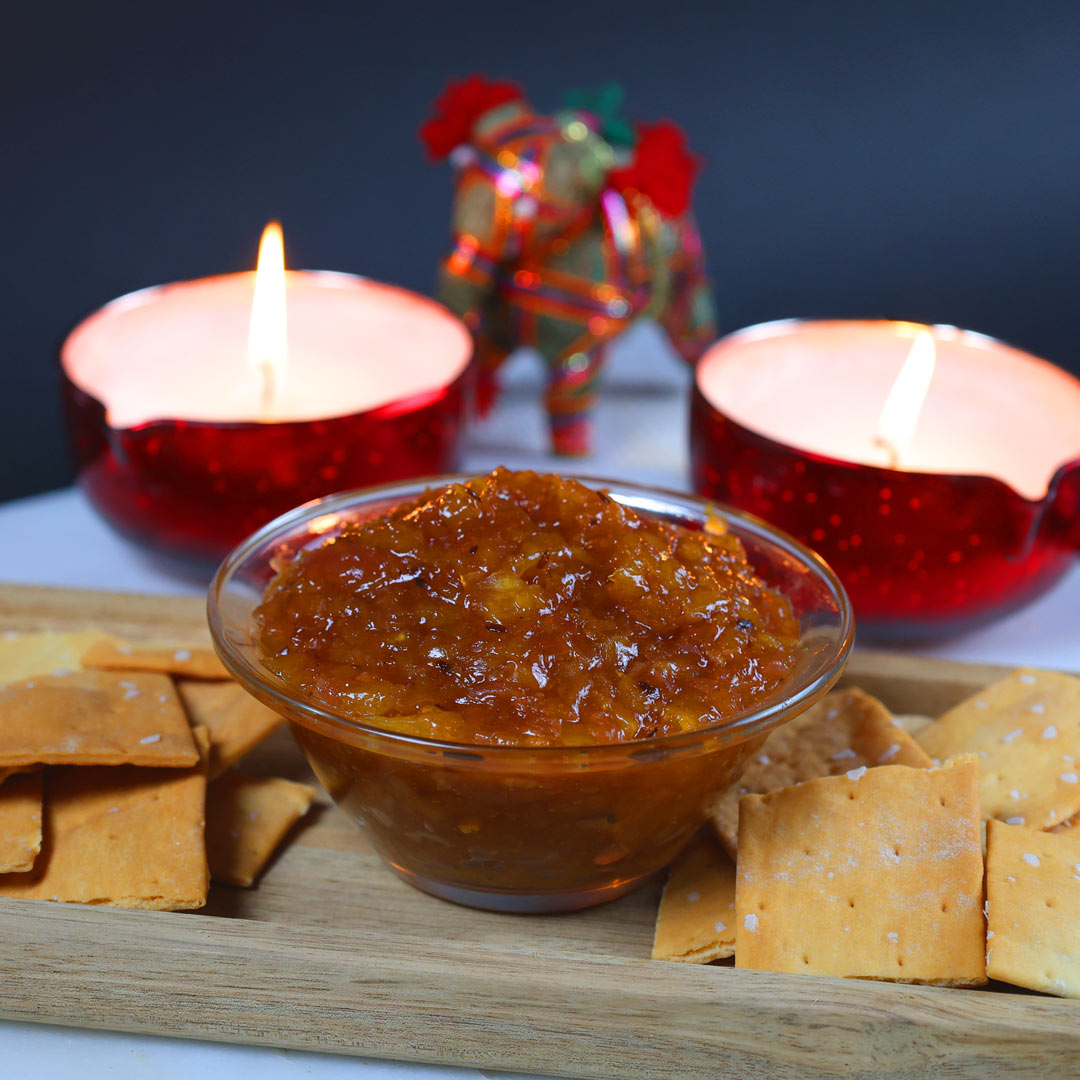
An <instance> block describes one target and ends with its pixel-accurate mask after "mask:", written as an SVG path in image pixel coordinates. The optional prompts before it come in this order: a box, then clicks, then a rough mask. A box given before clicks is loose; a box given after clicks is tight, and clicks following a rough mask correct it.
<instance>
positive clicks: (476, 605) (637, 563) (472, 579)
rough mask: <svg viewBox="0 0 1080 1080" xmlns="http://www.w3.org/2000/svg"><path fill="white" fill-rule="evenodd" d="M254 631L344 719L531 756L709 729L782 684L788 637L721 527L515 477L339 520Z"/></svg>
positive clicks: (289, 571)
mask: <svg viewBox="0 0 1080 1080" xmlns="http://www.w3.org/2000/svg"><path fill="white" fill-rule="evenodd" d="M256 619H257V623H258V628H259V634H260V647H261V650H262V654H263V658H264V662H265V663H266V664H267V666H268V667H270V668H271V669H272V670H274V671H275V672H277V674H279V675H280V676H281V677H282V678H283V679H284V680H285V681H286V682H287V683H289V684H290V685H291V686H293V687H294V688H296V689H298V690H299V691H301V692H302V693H303V694H305V695H307V696H308V697H310V698H313V699H315V700H317V701H318V702H320V703H322V704H324V705H325V706H327V707H329V708H330V709H331V710H333V711H335V712H337V713H339V714H341V715H344V716H347V717H351V718H354V719H356V720H359V721H363V722H365V723H367V724H370V725H373V726H376V727H382V728H387V729H390V730H393V731H396V732H402V733H406V734H410V735H417V736H422V737H425V738H431V739H438V740H441V741H446V742H454V743H466V744H473V745H475V744H484V745H501V746H534V747H536V746H583V745H588V744H597V743H616V742H626V741H630V740H635V739H648V738H652V737H654V736H660V735H668V734H673V733H678V732H683V731H691V730H694V729H697V728H703V727H708V726H710V725H713V724H717V723H720V722H722V721H723V720H725V719H726V718H728V717H730V716H732V715H733V714H736V713H738V712H740V711H742V710H744V709H746V708H748V707H752V706H753V703H754V701H755V699H758V698H760V697H761V696H762V695H763V694H765V693H767V692H768V691H770V690H772V689H773V688H775V687H776V686H777V685H778V684H779V683H780V682H781V681H782V680H783V679H784V677H785V676H786V675H787V674H788V673H789V672H790V671H791V669H792V666H793V663H794V651H795V642H796V638H797V635H798V627H797V623H796V621H795V619H794V617H793V615H792V610H791V605H790V604H789V602H788V601H787V599H786V598H785V597H784V596H782V595H781V594H779V593H778V592H776V591H774V590H772V589H770V588H768V587H767V586H766V585H764V584H763V582H762V581H761V580H760V579H758V578H757V577H756V576H755V574H754V573H753V572H752V570H751V569H750V567H749V566H748V564H747V561H746V555H745V552H744V551H743V548H742V545H741V543H740V542H739V540H738V539H737V538H736V537H735V536H733V535H732V534H730V533H728V532H724V531H719V533H718V535H713V534H712V533H711V532H709V533H706V532H698V531H691V530H689V529H686V528H683V527H680V526H673V525H670V524H667V523H664V522H662V521H659V520H657V519H653V518H649V517H646V516H643V515H641V514H639V513H637V512H636V511H634V510H633V509H630V508H628V507H626V506H622V505H620V504H619V503H617V502H615V501H614V500H613V499H611V498H610V497H608V496H607V495H605V494H603V493H602V492H597V491H594V490H592V489H590V488H587V487H585V486H584V485H582V484H579V483H577V482H576V481H573V480H566V479H562V478H560V477H557V476H540V475H537V474H535V473H532V472H510V471H508V470H506V469H497V470H496V471H495V472H493V473H492V474H491V475H489V476H484V477H479V478H477V479H474V480H470V481H469V482H468V483H456V484H451V485H449V486H447V487H445V488H442V489H439V490H432V491H427V492H425V493H424V494H423V495H422V496H420V497H419V498H418V499H415V500H414V501H412V502H410V503H408V504H406V505H403V506H400V507H398V508H396V509H395V510H393V511H391V512H390V513H388V514H385V515H383V516H381V517H377V518H373V519H371V520H368V521H362V522H357V523H353V524H349V525H346V526H345V528H344V529H343V530H342V532H341V533H340V534H339V535H337V536H334V537H333V538H331V539H328V540H327V541H326V542H324V543H323V544H322V545H321V546H319V547H317V548H313V549H310V550H307V551H304V552H302V553H300V554H299V555H298V556H297V557H296V558H295V559H293V560H292V561H291V562H290V563H289V564H288V565H286V566H284V567H283V568H282V569H281V572H280V573H279V575H278V577H277V578H275V580H274V581H273V582H272V583H271V584H270V586H269V588H268V589H267V591H266V595H265V597H264V598H263V602H262V605H261V606H260V607H259V608H258V609H257V611H256Z"/></svg>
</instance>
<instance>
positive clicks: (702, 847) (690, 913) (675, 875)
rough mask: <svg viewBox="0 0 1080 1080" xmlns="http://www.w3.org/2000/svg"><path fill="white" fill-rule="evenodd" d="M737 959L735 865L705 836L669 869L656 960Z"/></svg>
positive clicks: (702, 961)
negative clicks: (730, 957)
mask: <svg viewBox="0 0 1080 1080" xmlns="http://www.w3.org/2000/svg"><path fill="white" fill-rule="evenodd" d="M734 955H735V865H734V863H732V861H731V859H729V858H728V856H727V853H726V852H725V851H724V849H723V848H722V847H720V845H719V844H718V843H717V842H716V841H715V840H714V839H713V838H712V837H711V836H709V835H707V834H704V835H699V836H697V837H696V838H695V839H694V840H693V841H691V843H690V846H689V847H687V849H686V850H685V851H684V852H683V853H682V854H681V855H680V856H679V857H678V859H676V860H675V862H674V863H673V864H672V867H671V872H670V873H669V875H668V879H667V884H666V885H665V886H664V894H663V896H661V898H660V910H659V911H658V912H657V916H656V935H655V937H654V939H653V950H652V958H653V959H654V960H680V961H682V962H683V963H687V964H707V963H709V962H710V961H712V960H722V959H723V958H724V957H727V956H734Z"/></svg>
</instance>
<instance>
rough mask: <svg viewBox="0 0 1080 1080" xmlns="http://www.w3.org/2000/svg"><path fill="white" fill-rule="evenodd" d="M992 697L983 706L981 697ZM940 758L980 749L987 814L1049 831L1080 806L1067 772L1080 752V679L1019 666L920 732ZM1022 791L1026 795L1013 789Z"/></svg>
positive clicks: (930, 751)
mask: <svg viewBox="0 0 1080 1080" xmlns="http://www.w3.org/2000/svg"><path fill="white" fill-rule="evenodd" d="M979 700H982V701H986V702H987V707H986V708H977V707H976V704H977V701H979ZM916 739H917V741H918V742H919V744H920V745H921V746H922V747H923V749H924V750H925V751H926V752H927V753H928V754H930V755H931V756H934V757H939V758H942V759H944V758H946V757H950V756H952V755H954V754H962V753H977V754H979V756H980V758H981V777H980V785H979V791H980V798H981V800H982V814H983V817H984V818H996V819H998V820H999V821H1004V820H1006V819H1007V818H1011V817H1022V818H1024V819H1025V821H1026V822H1027V823H1028V824H1029V825H1031V826H1032V827H1035V828H1048V827H1050V826H1052V825H1053V824H1054V823H1055V822H1057V821H1060V820H1062V819H1065V818H1070V817H1072V815H1073V814H1075V813H1077V812H1078V811H1080V784H1078V783H1076V782H1074V781H1072V780H1070V779H1069V776H1070V775H1072V773H1071V770H1064V771H1063V770H1062V768H1061V764H1062V760H1063V755H1065V754H1071V755H1076V754H1078V753H1080V679H1078V678H1075V677H1074V676H1071V675H1061V674H1058V673H1056V672H1048V671H1026V670H1025V671H1015V672H1013V673H1012V674H1011V675H1008V676H1006V678H1004V679H1001V680H1000V681H999V682H996V683H994V684H993V685H992V686H988V687H987V688H986V689H985V690H981V691H980V692H979V694H978V697H977V698H969V699H968V700H967V701H964V702H962V703H961V704H959V705H957V706H956V707H955V708H953V709H950V710H949V711H948V712H947V713H945V715H944V716H942V717H941V719H940V720H938V721H937V723H935V724H931V725H930V726H929V727H927V728H924V729H923V730H922V731H920V732H919V733H918V735H917V736H916ZM1017 791H1018V792H1020V794H1021V797H1020V798H1019V799H1017V798H1015V797H1014V794H1013V793H1014V792H1017Z"/></svg>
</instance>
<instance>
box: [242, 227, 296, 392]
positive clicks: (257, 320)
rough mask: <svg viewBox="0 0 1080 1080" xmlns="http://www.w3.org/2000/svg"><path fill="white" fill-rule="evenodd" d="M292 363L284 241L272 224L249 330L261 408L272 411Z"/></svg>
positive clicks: (266, 231)
mask: <svg viewBox="0 0 1080 1080" xmlns="http://www.w3.org/2000/svg"><path fill="white" fill-rule="evenodd" d="M288 363H289V338H288V327H287V325H286V319H285V239H284V237H283V236H282V233H281V226H280V225H279V224H278V223H277V222H276V221H271V222H270V224H269V225H267V226H266V228H265V229H263V234H262V239H261V240H260V241H259V261H258V265H257V267H256V269H255V295H254V297H253V299H252V301H251V325H250V328H249V330H248V367H249V368H250V370H251V371H253V372H255V373H256V374H257V375H258V377H259V378H260V379H261V381H262V407H263V411H264V412H266V411H269V410H270V408H271V407H272V406H273V403H274V397H275V395H276V394H277V392H278V390H279V388H280V386H281V384H282V382H283V381H284V378H285V371H286V368H287V366H288Z"/></svg>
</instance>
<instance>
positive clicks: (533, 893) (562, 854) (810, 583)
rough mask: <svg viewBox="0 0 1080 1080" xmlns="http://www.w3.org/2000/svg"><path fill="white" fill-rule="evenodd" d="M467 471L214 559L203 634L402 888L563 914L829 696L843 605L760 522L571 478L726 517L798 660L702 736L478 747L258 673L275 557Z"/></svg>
mask: <svg viewBox="0 0 1080 1080" xmlns="http://www.w3.org/2000/svg"><path fill="white" fill-rule="evenodd" d="M464 479H468V477H462V476H441V477H432V478H429V479H426V480H414V481H410V482H408V483H402V484H392V485H386V486H383V487H377V488H368V489H364V490H361V491H349V492H344V493H342V494H339V495H333V496H330V497H328V498H325V499H318V500H316V501H314V502H310V503H307V504H306V505H304V506H301V507H298V508H297V509H295V510H293V511H292V512H291V513H288V514H285V515H284V516H282V517H280V518H278V519H277V520H276V521H273V522H271V523H270V524H269V525H267V526H265V527H264V528H262V529H260V530H259V531H258V532H256V533H255V534H254V535H252V536H251V537H249V538H248V539H247V540H245V541H244V542H243V543H242V544H240V546H239V547H237V548H236V549H235V550H234V551H233V552H232V553H231V554H230V555H229V556H228V557H227V558H226V560H225V562H224V563H223V564H222V566H221V568H220V570H219V571H218V573H217V576H216V577H215V579H214V581H213V583H212V585H211V587H210V597H209V619H210V630H211V633H212V634H213V638H214V644H215V646H216V648H217V650H218V653H219V654H220V656H221V658H222V660H223V661H224V663H225V665H226V667H227V668H228V669H229V671H230V672H231V673H232V674H233V675H234V676H235V678H236V679H237V680H238V681H239V682H240V683H241V685H242V686H244V687H245V688H246V689H247V690H248V692H249V693H251V694H252V695H253V696H255V697H256V698H258V699H259V701H261V702H263V703H264V704H265V705H268V706H269V707H270V708H271V709H273V710H275V711H276V712H278V713H280V714H281V716H283V717H284V718H285V719H286V720H287V721H288V723H289V726H290V727H291V728H292V731H293V734H294V735H295V736H296V739H297V741H298V742H299V744H300V746H301V748H302V749H303V751H304V753H305V754H306V755H307V758H308V760H309V762H310V763H311V766H312V768H313V769H314V771H315V774H316V775H317V776H318V778H319V780H320V782H321V783H322V784H323V786H324V787H325V788H326V790H327V791H328V792H329V793H330V795H331V797H332V798H333V799H334V801H335V802H336V803H337V804H338V805H339V806H340V807H341V808H342V809H343V810H344V811H345V813H346V814H348V816H349V817H351V818H352V819H353V820H354V821H355V822H356V823H357V824H358V825H359V826H360V827H361V828H363V829H365V830H366V832H367V834H368V836H369V837H370V839H371V842H372V844H373V845H374V847H375V849H376V850H377V851H378V852H379V854H380V855H381V856H382V857H383V858H384V859H385V860H386V861H387V862H388V863H389V864H390V866H392V867H393V868H394V869H395V870H396V871H397V872H398V873H399V874H400V875H401V876H402V877H404V878H405V880H406V881H408V882H410V883H411V884H413V885H415V886H417V887H418V888H421V889H424V890H426V891H427V892H430V893H433V894H434V895H436V896H440V897H443V898H444V899H447V900H453V901H456V902H458V903H462V904H468V905H471V906H474V907H481V908H488V909H492V910H498V911H516V912H549V911H565V910H572V909H575V908H582V907H589V906H591V905H593V904H600V903H603V902H605V901H607V900H613V899H615V898H616V897H618V896H621V895H622V894H624V893H626V892H629V891H630V890H631V889H633V888H634V887H635V886H637V885H639V884H640V883H642V882H643V881H644V880H645V879H646V878H648V877H649V876H650V875H651V874H653V873H654V872H655V871H657V870H659V869H661V868H662V867H664V866H666V865H667V864H668V863H669V862H670V861H671V860H672V859H673V858H674V857H675V856H676V855H677V854H678V853H679V851H680V850H681V848H682V847H683V846H684V845H685V844H686V843H687V841H688V840H689V839H690V837H691V836H692V835H693V834H694V832H695V831H696V830H697V829H698V828H699V826H700V825H701V824H702V823H703V822H704V821H705V819H706V815H707V811H708V807H709V804H710V803H711V801H712V800H713V799H714V798H716V796H717V795H719V794H720V793H722V792H723V791H724V790H726V789H727V788H728V787H729V786H730V785H731V784H732V783H733V782H734V781H735V780H736V779H737V777H738V775H739V772H740V770H741V768H742V763H743V761H744V760H745V759H746V758H747V757H748V756H749V755H750V754H753V753H755V752H756V751H757V750H758V748H759V747H760V746H761V743H762V742H763V741H764V739H765V737H766V735H768V733H769V732H770V731H772V730H773V729H774V728H776V727H778V726H779V725H780V724H783V723H785V722H786V721H787V720H790V719H792V718H793V717H794V716H797V715H798V714H799V713H801V712H803V711H804V710H805V709H807V708H808V707H809V706H810V705H812V704H814V702H816V701H818V700H819V699H820V698H821V697H822V696H824V694H825V693H826V692H827V691H828V690H829V688H830V687H831V686H832V685H833V683H834V682H835V681H836V680H837V678H838V677H839V675H840V672H841V671H842V670H843V667H844V664H845V662H846V661H847V657H848V654H849V652H850V651H851V644H852V638H853V634H854V626H853V618H852V613H851V606H850V604H849V602H848V598H847V595H846V594H845V592H844V589H843V586H842V585H841V584H840V582H839V580H838V579H837V578H836V575H835V574H833V572H832V571H831V570H830V569H829V567H828V566H827V565H826V564H825V563H824V562H823V561H822V560H821V559H820V558H819V557H818V556H817V555H815V554H814V553H813V552H811V551H810V550H809V549H807V548H805V547H803V546H802V545H801V544H799V543H797V542H796V541H795V540H792V539H791V538H790V537H788V536H786V535H785V534H784V533H781V532H779V531H778V530H776V529H774V528H772V527H771V526H769V525H766V524H765V523H764V522H762V521H759V520H758V519H757V518H754V517H751V516H749V515H748V514H744V513H741V512H739V511H736V510H729V509H728V508H726V507H722V506H717V505H715V504H712V503H708V502H706V501H704V500H702V499H699V498H696V497H694V496H692V495H683V494H678V493H675V492H668V491H662V490H657V489H654V488H648V487H641V486H638V485H635V484H629V483H624V482H622V481H608V480H597V479H591V478H578V479H580V480H581V482H582V483H584V484H587V485H588V486H589V487H592V488H598V489H599V488H602V489H603V490H605V491H607V492H608V493H609V494H610V495H611V497H612V498H613V499H615V500H616V501H618V502H620V503H623V504H625V505H627V506H630V507H632V508H633V509H635V510H637V511H638V512H639V513H642V514H647V515H649V516H652V517H657V518H660V519H662V520H665V521H668V522H672V523H675V524H679V525H683V526H686V527H689V528H691V529H700V528H702V527H703V526H704V525H705V524H706V523H708V522H710V521H715V519H716V516H717V514H719V515H721V516H722V517H723V518H724V519H725V521H726V522H727V525H728V527H729V528H730V529H731V530H732V531H733V532H734V533H735V534H736V535H737V536H738V537H739V538H740V539H741V540H742V542H743V544H744V545H745V547H746V551H747V554H748V556H749V559H750V562H751V564H752V565H753V566H754V568H755V569H756V571H757V572H758V573H759V574H760V575H761V576H762V577H763V578H764V579H765V580H766V581H767V582H768V583H769V584H771V585H774V586H776V587H777V588H779V589H781V590H783V591H784V592H785V593H786V594H787V596H788V597H789V599H790V600H791V603H792V605H793V606H794V609H795V613H796V615H797V617H798V619H799V623H800V628H801V635H800V638H799V643H798V653H797V663H796V666H795V668H794V670H793V672H792V674H791V675H790V676H789V677H788V678H787V679H786V680H785V681H784V683H782V684H781V686H780V687H779V688H777V689H776V690H774V691H773V692H772V693H770V694H768V695H767V696H763V697H762V698H761V700H760V701H759V702H758V704H757V707H756V708H755V709H753V710H751V711H747V712H744V713H741V714H739V715H736V716H733V717H732V718H731V719H729V720H727V721H725V722H724V723H723V724H719V725H715V726H713V727H709V728H705V729H702V730H699V731H693V732H686V733H681V734H678V735H669V736H664V737H659V738H653V739H646V740H639V741H635V742H627V743H618V744H611V745H595V746H579V747H572V748H571V747H541V748H534V747H529V748H524V747H504V746H494V747H493V746H473V745H462V744H455V743H445V742H438V741H434V740H429V739H423V738H416V737H412V736H407V735H402V734H398V733H396V732H391V731H385V730H381V729H379V728H378V727H375V726H368V725H366V724H361V723H358V722H356V721H355V720H351V719H346V718H345V717H342V716H338V715H335V714H334V713H333V712H331V711H329V710H327V709H326V708H324V707H322V706H320V705H319V704H317V703H316V702H314V701H312V700H307V699H305V698H303V697H301V696H300V695H299V694H298V693H297V692H296V691H294V690H293V689H292V688H290V687H289V686H288V685H287V684H286V683H285V682H284V681H282V680H281V679H280V678H278V676H276V675H275V674H274V673H273V672H271V671H269V670H268V669H267V668H266V667H264V666H263V664H262V663H261V662H260V660H259V655H258V651H257V648H256V642H255V636H254V632H255V623H254V618H253V612H254V609H255V607H256V606H257V605H258V603H259V601H260V600H261V598H262V594H263V591H264V590H265V588H266V586H267V584H268V583H269V582H270V580H271V579H272V578H273V577H274V573H275V571H274V569H273V567H274V564H275V563H276V562H277V561H278V560H280V559H282V558H288V557H290V556H291V555H293V554H295V553H296V552H297V551H299V550H301V549H303V548H306V547H309V546H311V545H314V544H319V543H322V542H323V541H324V540H326V539H327V538H328V537H330V536H332V535H334V533H335V532H336V531H338V530H340V528H341V527H342V525H343V524H345V523H347V522H350V521H355V520H362V519H364V518H368V517H373V516H376V515H378V514H382V513H385V512H386V511H387V510H389V509H391V508H392V507H394V506H397V505H399V504H401V503H402V502H405V501H407V500H409V499H411V498H413V497H415V496H417V495H419V494H420V493H421V492H423V491H424V490H426V489H428V488H432V487H439V486H443V485H445V484H447V483H450V482H453V481H459V480H464Z"/></svg>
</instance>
